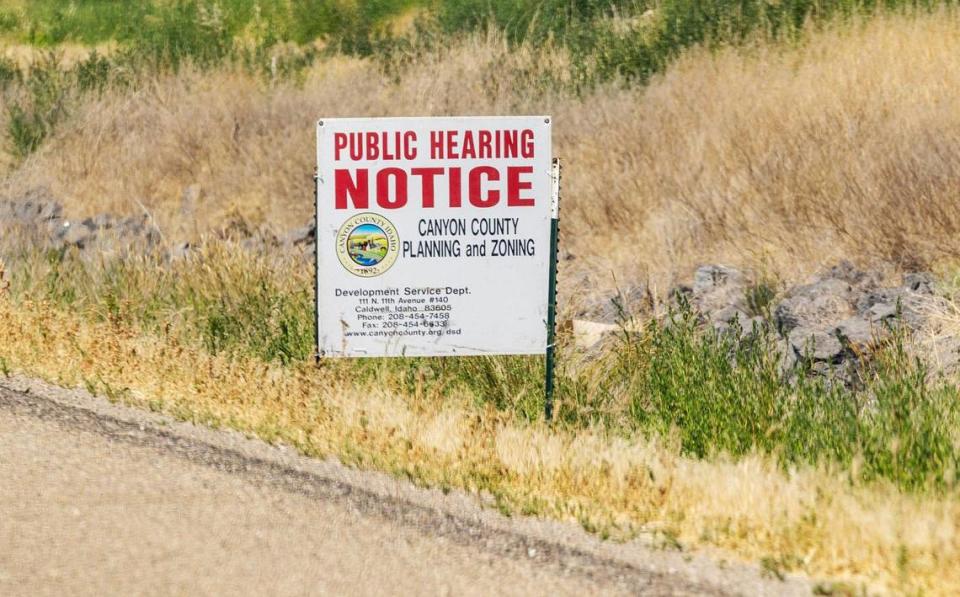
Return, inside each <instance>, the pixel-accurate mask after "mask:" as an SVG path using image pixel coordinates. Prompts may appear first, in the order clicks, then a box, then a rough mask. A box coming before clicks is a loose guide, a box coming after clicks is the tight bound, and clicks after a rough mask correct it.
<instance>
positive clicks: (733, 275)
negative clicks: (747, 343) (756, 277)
mask: <svg viewBox="0 0 960 597" xmlns="http://www.w3.org/2000/svg"><path fill="white" fill-rule="evenodd" d="M746 289H747V279H746V276H744V275H743V272H741V271H740V270H738V269H735V268H732V267H728V266H726V265H704V266H701V267H699V268H697V271H696V272H695V273H694V275H693V287H692V289H691V294H690V298H691V304H692V305H693V306H694V307H695V308H696V309H697V310H699V311H700V312H701V313H703V314H704V315H706V316H707V317H708V318H709V319H710V320H716V318H715V317H712V316H711V314H712V313H713V312H715V311H718V310H721V309H727V308H733V309H736V310H739V311H741V312H743V313H746V312H747V311H749V309H748V307H747V304H746V302H747V301H746Z"/></svg>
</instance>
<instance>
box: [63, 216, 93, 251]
mask: <svg viewBox="0 0 960 597" xmlns="http://www.w3.org/2000/svg"><path fill="white" fill-rule="evenodd" d="M95 239H96V231H95V230H94V229H93V228H91V227H89V226H87V225H86V224H85V223H84V222H80V223H70V222H67V223H66V225H65V226H64V228H63V230H62V234H60V241H61V242H62V243H63V244H64V245H66V246H68V247H77V248H78V249H84V248H86V247H87V246H89V245H90V244H92V243H93V241H94V240H95Z"/></svg>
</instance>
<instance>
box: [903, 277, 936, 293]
mask: <svg viewBox="0 0 960 597" xmlns="http://www.w3.org/2000/svg"><path fill="white" fill-rule="evenodd" d="M903 285H904V286H905V287H906V288H907V289H908V290H910V291H911V292H916V293H917V294H927V295H932V294H933V293H934V292H933V290H934V280H933V274H930V273H928V272H915V273H912V274H904V275H903Z"/></svg>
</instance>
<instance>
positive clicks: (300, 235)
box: [283, 224, 317, 246]
mask: <svg viewBox="0 0 960 597" xmlns="http://www.w3.org/2000/svg"><path fill="white" fill-rule="evenodd" d="M316 238H317V226H316V224H310V225H309V226H303V227H302V228H296V229H294V230H291V231H290V232H288V233H287V234H286V235H285V236H284V237H283V244H284V245H292V246H297V245H303V244H306V243H309V242H312V241H314V240H316Z"/></svg>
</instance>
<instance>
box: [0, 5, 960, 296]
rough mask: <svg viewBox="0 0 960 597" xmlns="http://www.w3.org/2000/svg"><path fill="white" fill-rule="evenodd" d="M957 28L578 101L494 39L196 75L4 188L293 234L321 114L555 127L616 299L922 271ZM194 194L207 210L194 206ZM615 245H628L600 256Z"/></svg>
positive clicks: (589, 250) (726, 59) (943, 148)
mask: <svg viewBox="0 0 960 597" xmlns="http://www.w3.org/2000/svg"><path fill="white" fill-rule="evenodd" d="M958 33H960V18H958V16H957V13H953V12H942V13H938V14H935V15H933V16H929V17H923V18H913V19H906V18H893V17H891V18H882V19H878V20H874V21H872V22H870V23H869V24H867V25H863V26H858V27H856V28H852V29H851V28H850V27H845V28H836V29H833V30H830V31H828V32H826V33H822V34H818V35H815V36H812V37H811V38H810V39H809V41H808V42H806V43H804V44H803V45H802V47H796V48H790V49H783V48H782V47H780V46H771V47H768V46H759V47H755V48H752V49H747V50H725V51H720V52H718V53H708V52H703V51H701V52H697V51H694V52H692V53H689V54H688V55H687V56H686V57H685V58H683V59H682V60H680V61H679V63H678V64H676V65H675V66H674V67H673V68H671V69H670V70H669V72H668V73H667V74H666V75H665V76H663V77H660V78H659V79H657V80H655V81H654V82H653V83H652V84H651V85H650V86H649V87H648V88H646V89H631V90H619V89H615V88H607V89H601V90H598V91H597V92H595V93H593V94H591V95H588V96H587V97H584V98H582V99H575V98H571V97H565V96H562V95H558V94H550V93H546V92H542V90H541V92H536V93H535V92H534V91H535V90H536V88H537V85H536V84H535V83H532V82H531V81H533V80H534V79H535V76H534V75H535V73H537V72H541V71H540V70H538V69H543V68H544V61H545V60H548V61H550V63H551V64H552V65H555V66H556V67H557V68H552V67H548V68H547V70H554V71H557V72H559V71H562V65H563V64H564V62H565V61H566V60H567V58H566V57H565V56H564V55H563V54H562V53H561V52H559V51H554V50H549V49H547V50H534V49H531V48H527V49H524V50H522V51H511V50H510V49H508V48H507V46H506V45H505V43H504V42H503V41H502V40H501V39H499V38H497V37H496V36H489V37H486V38H473V39H470V40H467V41H465V42H464V43H463V45H462V46H460V47H459V48H457V49H456V50H454V51H451V52H447V53H443V54H437V55H433V56H427V57H425V58H424V59H423V60H422V61H420V62H418V63H417V64H416V65H415V66H414V67H413V68H411V69H409V70H408V71H406V72H404V73H403V75H402V77H401V79H400V82H399V83H397V81H396V80H395V79H394V78H392V77H391V76H387V75H385V74H383V73H382V72H381V70H380V69H379V67H378V66H377V65H375V64H373V63H371V62H366V61H361V60H355V59H348V58H340V59H335V60H329V61H324V62H322V63H320V64H318V65H317V66H316V67H315V68H314V69H313V70H312V72H310V73H309V76H308V78H307V81H306V82H305V84H304V85H303V86H302V87H298V86H295V85H291V84H282V85H275V86H270V85H267V84H264V83H263V82H262V81H258V80H256V79H254V78H251V77H248V76H245V75H242V74H239V73H237V72H214V73H208V74H200V73H185V74H182V75H181V76H179V77H176V78H174V77H168V78H162V79H158V80H156V81H153V82H152V83H151V84H150V85H147V86H146V87H144V88H142V89H140V90H138V91H136V92H135V93H129V92H126V93H119V92H116V93H110V94H107V95H106V96H105V97H103V98H102V99H99V100H96V101H91V102H89V103H88V104H87V105H85V106H84V107H83V109H82V110H81V111H80V113H79V114H78V115H77V116H76V118H75V119H74V120H73V122H72V124H71V125H70V126H68V127H67V128H65V130H63V131H62V132H61V133H60V134H58V135H57V137H56V138H55V139H53V140H51V141H50V142H48V143H47V144H46V146H45V149H43V150H42V151H41V152H40V153H39V154H38V155H36V156H34V157H33V158H31V159H30V160H29V161H28V162H27V163H26V164H25V165H24V166H23V167H21V168H20V169H19V170H17V171H15V172H12V173H11V174H10V175H9V176H8V177H7V179H6V182H5V184H4V194H5V195H8V196H15V195H17V194H19V193H22V192H23V191H24V190H25V189H28V188H30V187H33V186H36V185H49V186H50V187H51V188H52V189H53V191H54V193H55V194H56V195H57V196H58V197H60V198H62V199H63V201H64V202H65V203H66V204H67V207H68V209H69V210H70V211H71V212H72V213H74V214H77V215H85V214H89V213H93V212H99V211H104V210H106V211H114V212H136V211H140V210H143V209H146V210H148V211H150V212H151V213H152V214H153V215H154V216H155V217H156V218H157V220H158V221H159V222H160V223H161V225H162V227H163V228H164V230H165V233H166V234H167V236H168V237H171V238H176V237H182V236H194V235H197V234H200V233H202V232H204V231H206V230H208V229H209V227H211V226H215V225H217V224H218V223H220V222H222V221H223V218H224V216H225V214H229V213H239V214H240V215H242V216H243V217H246V218H247V219H248V220H250V221H252V222H253V223H255V224H257V223H265V224H267V225H269V226H270V227H271V228H273V229H274V230H278V231H282V230H285V229H289V228H292V227H296V226H299V225H302V223H303V222H305V221H307V219H308V218H309V214H310V213H311V204H310V196H311V184H312V183H311V174H312V171H313V161H312V160H313V143H314V141H313V127H312V123H313V122H314V121H315V120H316V118H317V117H319V116H327V117H333V116H345V115H353V116H359V115H370V116H381V115H431V114H500V113H507V112H530V113H534V112H550V113H553V114H554V115H555V120H556V123H557V125H556V131H555V135H556V141H555V152H556V155H559V156H561V157H562V158H563V159H564V160H565V162H566V168H565V175H566V179H565V185H564V186H565V196H564V207H565V209H564V220H565V225H564V231H565V232H566V234H565V237H564V239H563V240H564V244H565V245H566V246H567V247H568V248H569V249H570V250H571V251H572V253H573V254H574V255H576V256H577V257H578V258H579V261H578V263H577V268H576V269H578V270H581V275H585V276H589V277H591V278H594V279H599V280H600V282H602V283H604V285H607V284H608V283H609V282H610V272H611V271H616V272H619V273H620V277H621V279H622V278H624V277H632V278H638V277H639V278H646V277H648V276H649V277H650V278H651V280H653V281H655V282H658V283H660V284H661V285H662V284H666V283H668V282H670V281H672V280H673V279H675V277H676V276H677V275H678V274H685V273H687V272H688V271H689V269H690V268H691V267H692V265H693V264H695V263H697V262H700V261H705V260H712V261H717V260H722V261H727V262H733V263H739V264H742V265H747V266H752V267H756V268H764V269H766V270H768V271H770V272H773V273H777V274H780V275H782V276H784V277H786V278H788V279H790V278H795V277H798V276H802V275H804V274H807V273H809V272H810V271H811V270H814V269H816V268H817V267H819V266H820V265H821V264H823V263H825V262H829V261H832V260H834V259H836V258H838V257H840V256H845V257H850V258H855V259H860V260H865V261H882V262H886V263H892V264H894V265H895V266H901V267H906V268H911V267H923V266H927V265H929V264H930V263H931V262H935V261H937V260H939V259H941V258H943V257H945V256H956V255H957V254H958V252H960V243H958V241H957V238H958V236H957V232H958V230H960V215H958V214H960V212H958V211H957V210H956V209H955V203H954V202H955V198H956V195H957V190H958V188H960V187H958V184H957V180H960V58H958V56H960V35H958ZM526 75H529V77H527V78H525V76H526ZM194 183H197V184H199V185H200V186H201V188H202V189H203V195H202V199H201V201H200V202H199V204H198V205H196V206H191V205H182V204H181V196H182V193H183V190H184V189H185V188H186V187H187V186H188V185H191V184H194ZM611 230H614V231H616V232H617V233H618V234H620V235H621V236H622V237H624V238H626V239H628V240H629V243H630V246H631V247H632V248H631V249H630V250H629V251H620V252H618V253H615V254H610V253H609V252H608V251H607V249H603V250H601V249H600V247H604V246H605V243H597V242H596V241H597V239H599V238H602V237H603V236H604V235H607V234H609V233H610V231H611ZM584 272H585V273H584ZM568 279H569V278H568ZM577 279H579V277H577Z"/></svg>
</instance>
